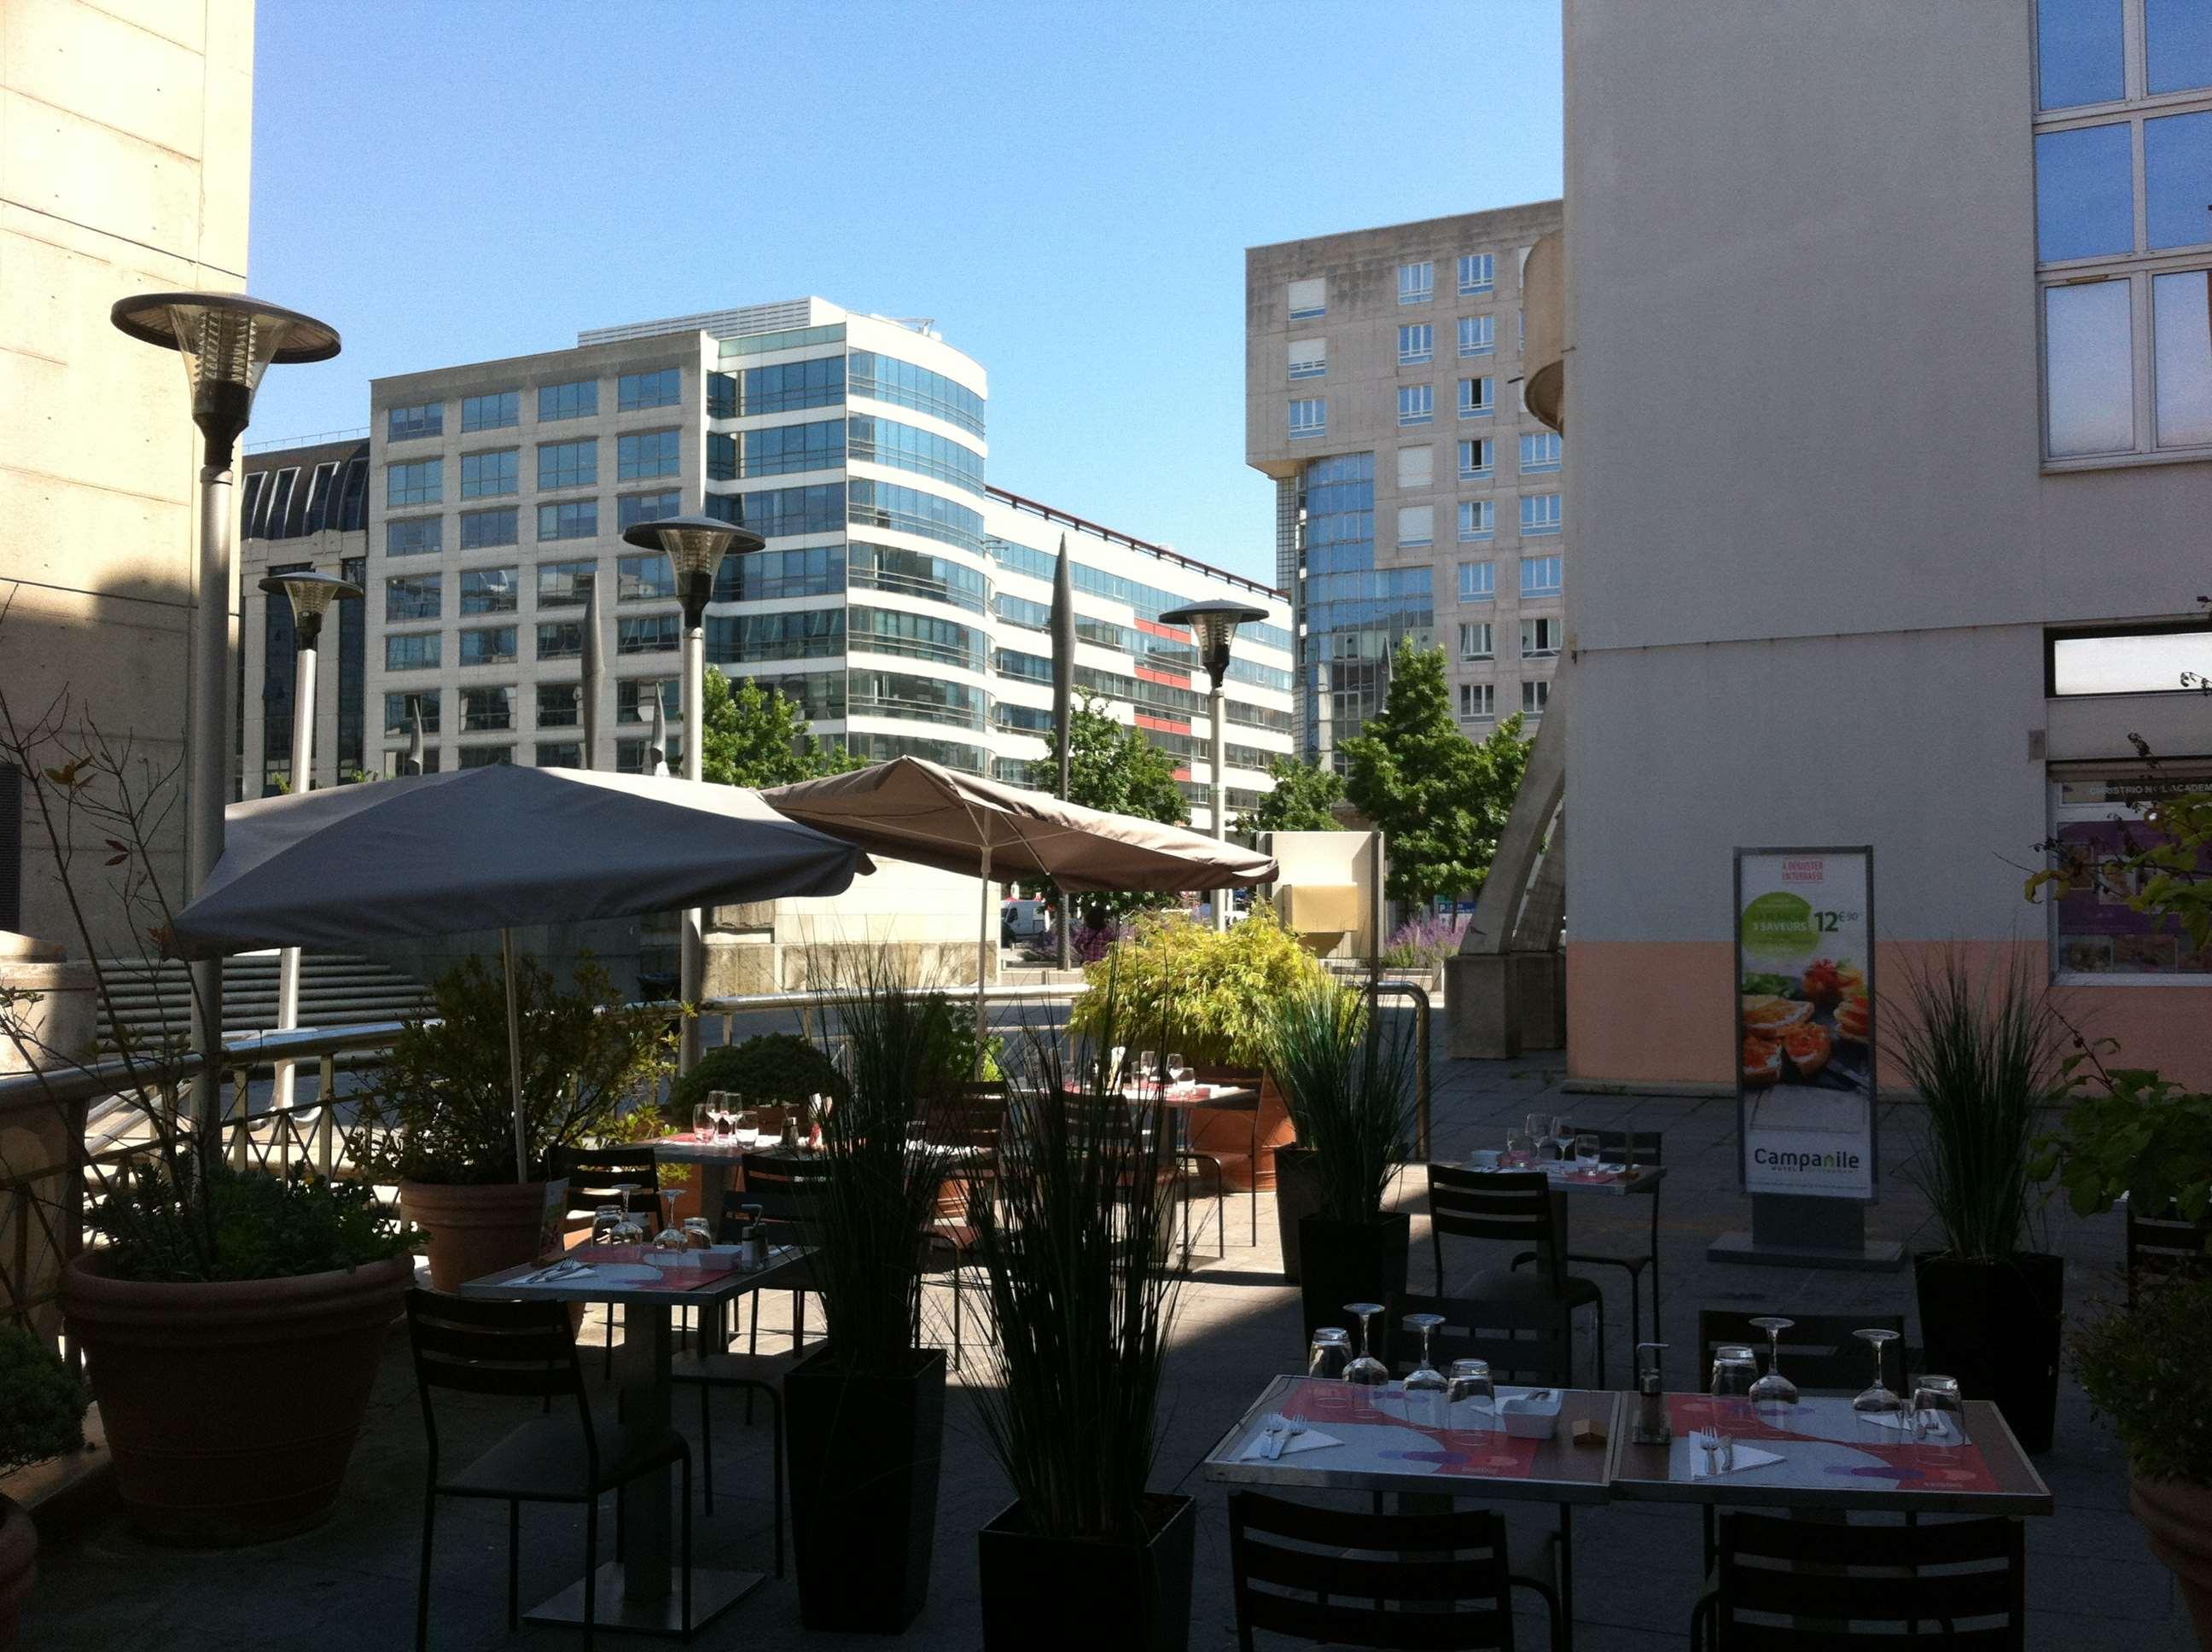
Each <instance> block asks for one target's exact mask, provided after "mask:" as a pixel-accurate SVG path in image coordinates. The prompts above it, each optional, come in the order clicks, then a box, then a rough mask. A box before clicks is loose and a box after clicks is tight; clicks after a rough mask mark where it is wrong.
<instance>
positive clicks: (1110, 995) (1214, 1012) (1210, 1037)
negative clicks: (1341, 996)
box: [1068, 902, 1327, 1066]
mask: <svg viewBox="0 0 2212 1652" xmlns="http://www.w3.org/2000/svg"><path fill="white" fill-rule="evenodd" d="M1083 974H1084V978H1085V981H1088V982H1089V983H1090V986H1091V990H1090V991H1089V992H1087V993H1084V994H1083V996H1082V997H1080V998H1079V999H1076V1001H1075V1008H1074V1011H1073V1014H1072V1016H1071V1017H1070V1019H1069V1023H1068V1027H1069V1031H1070V1032H1071V1033H1073V1035H1074V1036H1076V1037H1079V1038H1086V1039H1089V1040H1090V1041H1091V1042H1092V1043H1094V1044H1103V1042H1110V1041H1107V1040H1106V1038H1105V1035H1106V1033H1107V1031H1108V1030H1109V1029H1108V1027H1107V1025H1106V1023H1107V1019H1108V1017H1109V1015H1110V1014H1112V1013H1114V1011H1115V1010H1118V1011H1119V1014H1120V1017H1121V1021H1122V1023H1123V1024H1124V1025H1128V1026H1141V1027H1145V1028H1158V1029H1159V1033H1158V1036H1159V1037H1160V1039H1161V1040H1162V1041H1164V1042H1163V1043H1162V1045H1161V1053H1162V1054H1165V1053H1166V1052H1167V1051H1168V1050H1170V1049H1173V1050H1176V1051H1178V1052H1179V1053H1181V1054H1184V1055H1187V1056H1188V1057H1189V1058H1190V1060H1193V1061H1194V1062H1204V1063H1206V1064H1207V1065H1209V1066H1213V1065H1230V1066H1261V1065H1263V1064H1264V1063H1265V1061H1266V1060H1267V1043H1268V1035H1269V1031H1270V1028H1271V1024H1272V1023H1271V1019H1270V1011H1271V1008H1272V1006H1273V1005H1274V1004H1276V1003H1277V1002H1278V1001H1279V1000H1280V999H1283V998H1284V997H1285V996H1287V995H1288V994H1290V993H1294V992H1296V991H1297V990H1298V989H1300V988H1301V987H1310V986H1312V985H1313V984H1315V983H1316V982H1319V981H1325V980H1326V979H1327V973H1326V972H1325V971H1324V970H1323V969H1322V966H1321V961H1320V960H1319V959H1317V958H1316V957H1314V955H1313V954H1312V953H1310V952H1309V951H1306V949H1305V947H1304V945H1302V944H1300V943H1299V941H1298V938H1297V937H1296V936H1295V935H1292V934H1291V932H1289V931H1288V930H1286V929H1285V928H1284V927H1283V926H1282V925H1281V924H1280V923H1279V921H1278V920H1276V917H1275V914H1274V913H1273V910H1272V909H1271V908H1268V907H1267V906H1266V905H1265V904H1264V903H1260V902H1255V904H1254V906H1253V908H1252V912H1251V914H1250V915H1249V917H1247V918H1246V919H1245V920H1243V922H1242V923H1239V924H1234V925H1231V926H1230V929H1229V931H1228V932H1227V933H1226V934H1223V933H1220V932H1217V931H1216V930H1215V929H1214V928H1213V926H1212V925H1211V924H1203V923H1199V922H1197V921H1195V920H1193V919H1191V918H1189V917H1187V916H1185V915H1184V914H1182V913H1179V912H1171V913H1158V914H1151V915H1148V916H1146V917H1144V918H1140V919H1139V920H1138V921H1137V926H1136V929H1135V931H1134V932H1133V933H1132V934H1131V936H1130V937H1129V938H1128V939H1127V940H1125V941H1117V942H1115V944H1114V946H1113V948H1112V950H1111V951H1109V952H1108V953H1107V955H1106V956H1105V957H1103V958H1102V959H1101V960H1099V961H1098V962H1097V963H1093V964H1090V965H1088V966H1086V967H1085V969H1084V971H1083ZM1109 988H1110V989H1111V990H1110V991H1109Z"/></svg>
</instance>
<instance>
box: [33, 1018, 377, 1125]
mask: <svg viewBox="0 0 2212 1652" xmlns="http://www.w3.org/2000/svg"><path fill="white" fill-rule="evenodd" d="M406 1024H407V1023H404V1022H403V1021H371V1022H364V1023H360V1024H359V1025H356V1026H350V1027H302V1028H299V1029H295V1030H292V1031H288V1032H270V1033H257V1034H255V1035H253V1036H251V1037H247V1038H233V1039H228V1040H226V1041H225V1042H224V1043H223V1047H222V1052H223V1060H222V1069H223V1071H224V1072H235V1071H237V1070H238V1069H239V1068H240V1066H244V1067H246V1068H249V1069H250V1068H253V1067H259V1066H268V1065H269V1064H270V1063H271V1062H276V1061H303V1060H317V1059H319V1058H320V1057H322V1056H325V1055H343V1054H348V1053H349V1052H352V1051H356V1050H374V1049H382V1048H384V1047H385V1046H386V1045H387V1044H389V1043H391V1042H392V1040H393V1039H395V1038H397V1037H398V1036H399V1035H400V1033H401V1032H402V1031H404V1029H405V1027H406ZM240 1057H243V1058H245V1059H244V1060H240V1059H239V1058H240ZM200 1065H201V1063H200V1056H199V1052H198V1051H197V1050H191V1051H185V1052H181V1053H179V1054H178V1055H177V1056H176V1057H175V1058H173V1059H172V1060H157V1059H155V1058H152V1057H148V1056H121V1055H118V1056H111V1057H110V1058H109V1059H108V1060H105V1061H94V1062H91V1063H88V1064H86V1065H83V1066H74V1067H61V1068H52V1067H50V1068H48V1069H46V1071H45V1072H19V1073H11V1074H9V1076H8V1077H6V1078H0V1108H5V1107H6V1106H7V1105H8V1103H9V1102H14V1101H17V1100H31V1101H44V1102H88V1101H93V1100H95V1099H97V1098H98V1097H100V1096H112V1095H113V1094H114V1093H115V1092H116V1091H117V1090H132V1089H137V1088H139V1087H141V1086H144V1085H155V1086H159V1085H161V1084H172V1083H181V1081H182V1080H184V1079H186V1078H193V1077H195V1076H196V1075H197V1073H198V1072H199V1070H200Z"/></svg>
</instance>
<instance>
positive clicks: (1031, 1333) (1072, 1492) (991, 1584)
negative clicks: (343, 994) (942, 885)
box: [975, 1016, 1196, 1652]
mask: <svg viewBox="0 0 2212 1652" xmlns="http://www.w3.org/2000/svg"><path fill="white" fill-rule="evenodd" d="M1105 1021H1106V1023H1107V1024H1109V1025H1110V1024H1111V1023H1112V1021H1113V1017H1110V1016H1109V1017H1105ZM1093 1048H1096V1047H1093ZM1027 1065H1028V1066H1030V1067H1031V1068H1032V1069H1033V1072H1034V1076H1035V1077H1036V1079H1037V1080H1038V1083H1037V1084H1036V1085H1035V1086H1034V1087H1032V1090H1031V1093H1033V1094H1041V1095H1045V1096H1055V1095H1065V1096H1069V1097H1070V1098H1071V1099H1070V1103H1069V1105H1067V1106H1050V1105H1047V1106H1040V1107H1029V1108H1024V1109H1023V1111H1022V1112H1021V1113H1020V1114H1019V1115H1018V1121H1015V1122H1013V1123H1011V1124H1010V1125H1009V1127H1008V1128H1007V1129H1006V1131H1005V1132H1004V1133H1002V1134H1001V1136H1000V1145H999V1156H998V1157H999V1181H998V1189H999V1198H998V1200H997V1201H996V1202H995V1204H994V1205H992V1206H988V1207H979V1210H978V1222H979V1231H978V1235H977V1239H976V1250H977V1252H978V1254H979V1257H980V1260H981V1262H982V1265H983V1267H984V1270H985V1272H987V1274H988V1276H989V1279H990V1290H991V1306H992V1320H993V1323H994V1325H995V1327H997V1333H998V1339H997V1341H996V1342H995V1343H994V1345H993V1346H992V1363H993V1365H994V1373H993V1375H994V1376H995V1378H996V1381H995V1383H994V1384H993V1385H991V1386H986V1387H981V1388H978V1389H977V1390H976V1391H975V1392H976V1397H977V1400H978V1403H979V1405H980V1406H981V1416H982V1423H983V1430H984V1438H985V1440H986V1442H987V1443H988V1445H989V1447H990V1449H991V1453H992V1455H994V1457H996V1458H997V1459H998V1461H999V1466H1000V1467H1001V1468H1002V1469H1003V1470H1004V1471H1005V1472H1006V1479H1007V1480H1008V1481H1009V1482H1010V1483H1011V1484H1012V1486H1013V1489H1014V1501H1013V1502H1012V1503H1011V1504H1009V1505H1008V1506H1007V1507H1006V1509H1004V1510H1002V1511H1001V1512H1000V1514H999V1515H997V1517H996V1518H994V1520H992V1521H991V1522H990V1523H989V1524H988V1525H987V1526H985V1527H983V1529H982V1532H981V1534H980V1536H979V1539H978V1559H979V1564H980V1566H981V1579H982V1598H983V1646H984V1649H985V1652H1025V1649H1027V1648H1030V1647H1035V1646H1058V1647H1102V1648H1103V1647H1112V1648H1117V1649H1122V1648H1126V1649H1129V1652H1182V1648H1183V1647H1184V1646H1185V1645H1186V1644H1187V1643H1188V1640H1189V1632H1190V1580H1191V1563H1192V1552H1193V1535H1194V1529H1195V1526H1196V1520H1195V1516H1194V1509H1193V1504H1192V1500H1191V1499H1190V1498H1189V1497H1184V1496H1180V1495H1176V1496H1170V1495H1165V1494H1160V1493H1154V1492H1149V1491H1146V1479H1147V1478H1148V1477H1149V1475H1150V1473H1151V1471H1152V1463H1153V1458H1154V1455H1155V1454H1156V1452H1157V1449H1158V1425H1157V1412H1158V1400H1159V1388H1160V1377H1161V1373H1162V1370H1163V1367H1164V1364H1165V1362H1166V1357H1167V1338H1168V1332H1169V1327H1170V1321H1172V1319H1173V1317H1174V1313H1175V1303H1176V1293H1177V1291H1178V1289H1179V1287H1180V1285H1181V1284H1182V1278H1183V1273H1182V1267H1181V1266H1180V1265H1179V1264H1178V1263H1177V1261H1176V1251H1175V1224H1174V1219H1173V1204H1174V1201H1173V1197H1172V1194H1173V1176H1172V1172H1173V1169H1174V1165H1173V1163H1172V1157H1171V1155H1172V1151H1173V1149H1172V1145H1171V1144H1172V1141H1173V1128H1174V1127H1173V1121H1171V1120H1170V1119H1169V1118H1168V1117H1166V1115H1165V1114H1164V1110H1163V1109H1160V1108H1137V1109H1136V1110H1135V1113H1134V1115H1133V1116H1129V1115H1127V1113H1126V1112H1125V1108H1124V1105H1123V1103H1122V1102H1121V1096H1120V1095H1119V1093H1118V1092H1116V1091H1113V1090H1109V1089H1107V1087H1106V1084H1105V1079H1106V1077H1107V1075H1106V1074H1105V1073H1104V1072H1103V1071H1102V1069H1103V1066H1105V1065H1106V1063H1104V1062H1103V1061H1101V1060H1097V1059H1096V1058H1095V1057H1086V1058H1085V1059H1081V1060H1079V1061H1078V1064H1077V1066H1076V1068H1075V1070H1074V1071H1075V1074H1076V1075H1078V1077H1079V1082H1077V1083H1074V1084H1070V1083H1069V1082H1068V1079H1069V1074H1068V1073H1066V1072H1064V1071H1063V1064H1062V1063H1061V1061H1060V1058H1059V1054H1058V1050H1057V1048H1056V1047H1054V1046H1051V1045H1047V1044H1045V1043H1043V1042H1042V1041H1036V1042H1035V1043H1034V1045H1033V1049H1032V1053H1031V1058H1030V1060H1029V1061H1028V1063H1027Z"/></svg>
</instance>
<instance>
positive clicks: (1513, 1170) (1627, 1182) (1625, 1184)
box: [1437, 1159, 1667, 1199]
mask: <svg viewBox="0 0 2212 1652" xmlns="http://www.w3.org/2000/svg"><path fill="white" fill-rule="evenodd" d="M1437 1163H1439V1164H1445V1165H1449V1167H1450V1168H1451V1169H1455V1170H1469V1171H1472V1172H1474V1174H1475V1175H1528V1174H1530V1173H1531V1172H1532V1171H1537V1170H1541V1171H1542V1172H1543V1173H1544V1179H1545V1180H1546V1181H1548V1182H1550V1183H1551V1184H1552V1191H1553V1193H1596V1194H1599V1195H1601V1196H1603V1197H1608V1198H1613V1199H1620V1198H1623V1197H1625V1196H1626V1195H1627V1194H1629V1193H1653V1192H1656V1190H1657V1188H1658V1186H1659V1184H1660V1182H1662V1181H1664V1180H1665V1179H1666V1175H1667V1167H1666V1166H1665V1165H1663V1164H1631V1165H1626V1166H1624V1167H1622V1168H1621V1169H1619V1170H1617V1171H1612V1172H1601V1173H1600V1174H1599V1175H1583V1173H1582V1172H1581V1171H1579V1170H1577V1169H1576V1168H1575V1167H1574V1166H1573V1165H1572V1164H1570V1163H1566V1162H1565V1160H1562V1159H1555V1160H1553V1162H1552V1163H1548V1164H1524V1165H1516V1166H1512V1167H1510V1168H1509V1167H1507V1166H1505V1165H1502V1164H1465V1163H1454V1162H1453V1161H1451V1160H1449V1159H1438V1160H1437Z"/></svg>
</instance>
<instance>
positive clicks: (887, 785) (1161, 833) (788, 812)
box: [761, 757, 1276, 1048]
mask: <svg viewBox="0 0 2212 1652" xmlns="http://www.w3.org/2000/svg"><path fill="white" fill-rule="evenodd" d="M761 798H762V799H763V801H764V802H766V803H767V804H768V805H769V807H770V808H772V809H774V810H775V811H776V812H777V813H778V814H781V815H783V816H785V817H787V818H789V819H792V820H795V821H798V822H799V823H801V824H803V825H807V826H811V827H812V828H814V829H815V830H817V831H818V832H822V833H823V834H825V835H828V836H830V837H836V838H842V839H843V840H844V841H846V842H848V843H851V844H854V845H856V846H857V847H860V848H863V849H866V850H868V851H869V852H870V853H875V854H886V855H890V856H891V857H892V858H893V859H899V860H914V861H919V862H920V863H921V865H925V866H935V867H938V868H939V870H941V871H945V872H962V873H965V874H966V875H967V876H969V877H971V878H981V879H982V880H983V896H982V925H983V926H982V931H981V933H980V934H979V935H978V936H977V937H976V941H975V1030H976V1035H977V1043H978V1047H979V1048H980V1047H981V1036H982V1034H983V1030H984V1023H983V985H984V981H985V979H986V977H987V975H988V974H989V969H988V960H989V956H990V947H991V928H992V924H991V917H992V914H991V879H992V878H994V877H997V878H1054V879H1056V880H1058V882H1059V884H1060V887H1061V888H1062V889H1065V890H1069V891H1071V892H1073V893H1075V894H1079V895H1080V894H1095V893H1099V892H1102V891H1107V890H1113V891H1134V890H1198V889H1205V890H1211V889H1227V888H1231V887H1232V886H1235V885H1238V884H1265V883H1270V882H1272V881H1273V879H1274V878H1275V875H1276V866H1275V862H1274V859H1273V857H1271V856H1268V855H1264V854H1260V853H1255V851H1253V850H1250V849H1246V848H1241V847H1238V846H1237V845H1236V844H1234V843H1224V842H1218V841H1215V840H1214V839H1212V838H1210V837H1201V836H1200V835H1199V834H1198V833H1196V832H1192V831H1186V830H1184V829H1182V827H1180V826H1164V825H1162V824H1161V823H1159V822H1158V821H1156V820H1139V819H1137V818H1135V817H1133V816H1130V815H1115V814H1109V813H1108V812H1107V811H1104V810H1103V809H1086V808H1085V807H1084V806H1083V805H1081V804H1079V803H1063V802H1062V801H1060V799H1058V798H1054V797H1048V796H1047V795H1046V794H1045V793H1042V792H1032V791H1029V790H1027V789H1026V788H1024V787H1018V786H1002V785H1000V784H999V783H998V782H997V781H995V780H978V779H976V778H975V776H974V775H971V774H958V773H957V772H955V771H954V770H952V769H950V768H940V767H939V766H938V765H937V764H935V763H933V762H924V761H923V760H922V759H921V758H919V757H895V758H893V759H892V760H891V761H890V762H884V763H877V764H874V765H873V766H872V767H870V768H857V769H854V771H853V772H852V773H851V774H831V775H828V776H826V777H824V778H823V779H821V780H800V781H799V782H798V783H796V784H795V785H792V786H778V787H772V788H770V789H769V790H767V791H764V792H763V793H761Z"/></svg>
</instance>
